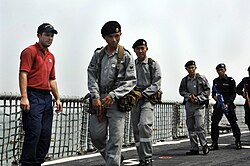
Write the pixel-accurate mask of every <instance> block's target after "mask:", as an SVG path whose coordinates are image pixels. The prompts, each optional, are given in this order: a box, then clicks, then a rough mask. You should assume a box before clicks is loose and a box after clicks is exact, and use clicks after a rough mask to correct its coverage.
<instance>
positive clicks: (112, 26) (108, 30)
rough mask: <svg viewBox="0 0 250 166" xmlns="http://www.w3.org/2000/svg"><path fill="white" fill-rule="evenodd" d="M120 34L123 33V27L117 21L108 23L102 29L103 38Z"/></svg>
mask: <svg viewBox="0 0 250 166" xmlns="http://www.w3.org/2000/svg"><path fill="white" fill-rule="evenodd" d="M118 32H121V25H120V24H119V23H118V22H117V21H108V22H106V23H105V24H104V25H103V27H102V29H101V33H102V36H107V35H110V34H112V33H118Z"/></svg>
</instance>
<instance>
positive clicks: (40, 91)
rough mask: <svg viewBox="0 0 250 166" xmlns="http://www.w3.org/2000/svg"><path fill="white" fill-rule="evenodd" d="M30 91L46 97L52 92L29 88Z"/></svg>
mask: <svg viewBox="0 0 250 166" xmlns="http://www.w3.org/2000/svg"><path fill="white" fill-rule="evenodd" d="M27 90H28V91H33V92H38V93H41V94H44V95H49V94H50V90H43V89H36V88H31V87H27Z"/></svg>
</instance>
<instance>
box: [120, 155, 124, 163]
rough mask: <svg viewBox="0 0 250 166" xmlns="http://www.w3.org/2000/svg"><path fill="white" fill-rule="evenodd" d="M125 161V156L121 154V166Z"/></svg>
mask: <svg viewBox="0 0 250 166" xmlns="http://www.w3.org/2000/svg"><path fill="white" fill-rule="evenodd" d="M123 160H124V156H123V155H122V154H121V165H122V162H123Z"/></svg>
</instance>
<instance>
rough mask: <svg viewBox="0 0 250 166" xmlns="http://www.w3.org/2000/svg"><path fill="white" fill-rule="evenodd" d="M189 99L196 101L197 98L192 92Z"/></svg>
mask: <svg viewBox="0 0 250 166" xmlns="http://www.w3.org/2000/svg"><path fill="white" fill-rule="evenodd" d="M189 99H190V100H191V102H192V103H197V102H198V98H197V97H196V96H195V95H194V94H192V95H191V96H190V97H189Z"/></svg>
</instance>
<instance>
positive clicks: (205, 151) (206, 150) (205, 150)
mask: <svg viewBox="0 0 250 166" xmlns="http://www.w3.org/2000/svg"><path fill="white" fill-rule="evenodd" d="M202 150H203V154H205V155H206V154H208V153H209V147H208V146H207V144H206V145H204V146H203V148H202Z"/></svg>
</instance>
